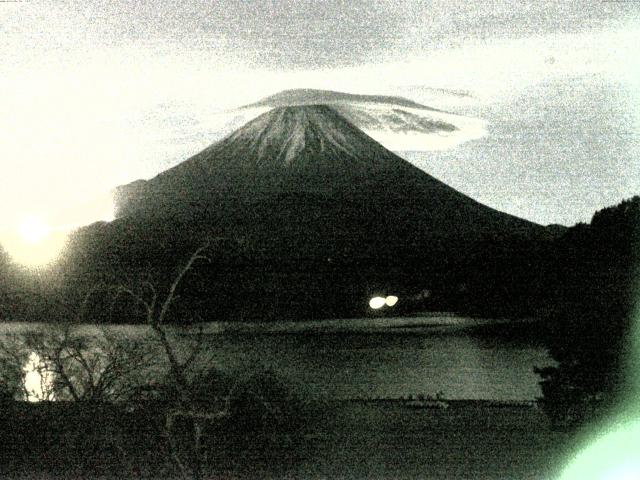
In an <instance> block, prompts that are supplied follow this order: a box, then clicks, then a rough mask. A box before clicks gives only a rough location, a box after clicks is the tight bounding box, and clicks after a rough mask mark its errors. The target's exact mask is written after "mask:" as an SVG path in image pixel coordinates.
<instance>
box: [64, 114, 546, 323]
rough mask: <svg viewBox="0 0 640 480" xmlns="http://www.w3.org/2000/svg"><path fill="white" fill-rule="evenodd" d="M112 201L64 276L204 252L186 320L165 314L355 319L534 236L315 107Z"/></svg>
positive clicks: (537, 230) (167, 270) (268, 123)
mask: <svg viewBox="0 0 640 480" xmlns="http://www.w3.org/2000/svg"><path fill="white" fill-rule="evenodd" d="M117 201H118V218H117V219H116V220H115V221H113V222H111V223H108V224H106V223H102V224H96V225H93V226H90V227H87V228H85V229H83V230H82V231H81V232H79V233H78V234H77V235H76V237H75V238H74V239H73V241H72V244H71V247H70V251H71V252H73V253H72V254H71V255H69V261H68V264H67V267H68V271H67V272H65V274H64V275H65V276H66V278H70V279H76V280H75V281H76V282H79V283H80V284H82V285H90V284H91V283H92V282H96V281H101V282H105V280H104V279H105V276H106V277H109V276H110V277H115V278H120V277H122V276H123V275H124V276H126V277H129V278H139V277H140V276H144V275H145V272H148V271H151V272H153V273H154V274H155V275H156V276H157V278H160V279H162V281H166V280H167V279H170V278H172V275H173V272H174V271H175V266H176V264H178V263H180V262H181V261H182V260H184V259H185V258H187V257H188V256H189V255H190V253H192V252H193V251H194V250H195V249H196V248H197V247H198V246H200V245H202V244H203V243H204V242H210V243H211V242H213V244H214V245H215V248H214V250H213V253H212V262H211V263H210V264H207V265H200V266H199V267H198V271H197V272H195V273H194V275H190V276H189V279H187V280H186V283H185V285H184V287H183V288H184V291H182V292H181V296H182V298H183V302H184V303H183V308H187V309H188V311H184V312H176V313H175V314H176V315H178V316H184V317H192V316H193V313H194V312H198V313H199V314H200V315H201V317H202V318H208V317H209V315H211V312H215V313H216V315H217V316H218V317H217V318H228V319H234V318H235V319H238V318H256V319H265V318H272V317H273V318H282V317H283V316H290V317H293V318H301V317H302V318H304V317H325V318H327V317H339V316H343V317H344V316H347V315H354V314H359V315H361V314H363V313H364V312H363V311H362V308H363V305H367V298H368V297H369V295H371V294H373V293H375V292H379V291H380V290H381V289H382V290H384V291H389V289H392V291H393V292H394V293H398V292H416V291H422V290H424V289H425V288H427V287H428V288H430V289H437V288H440V290H441V291H442V292H445V293H446V292H450V291H451V289H452V287H451V285H457V283H455V282H459V278H461V276H462V275H464V273H463V269H464V265H465V264H468V263H469V262H467V259H468V257H469V256H470V255H472V256H474V255H475V256H477V255H478V251H477V248H476V246H477V245H481V244H482V242H487V241H493V239H499V238H508V237H512V236H518V237H521V238H525V237H526V238H538V237H540V236H541V235H543V234H544V228H543V227H540V226H539V225H536V224H533V223H531V222H527V221H525V220H522V219H519V218H516V217H513V216H511V215H507V214H505V213H501V212H498V211H496V210H494V209H491V208H489V207H487V206H484V205H482V204H480V203H478V202H476V201H474V200H472V199H471V198H469V197H467V196H465V195H463V194H461V193H460V192H458V191H456V190H454V189H452V188H450V187H448V186H447V185H445V184H444V183H442V182H440V181H438V180H437V179H435V178H433V177H431V176H430V175H428V174H426V173H425V172H423V171H422V170H420V169H418V168H416V167H414V166H413V165H411V164H410V163H409V162H407V161H405V160H403V159H402V158H400V157H399V156H397V155H395V154H394V153H392V152H390V151H389V150H387V149H386V148H384V147H383V146H382V145H380V144H379V143H377V142H376V141H374V140H373V139H372V138H370V137H369V136H368V135H366V134H365V133H364V132H362V131H361V130H359V129H358V128H356V127H355V126H354V125H353V124H352V123H350V122H349V121H347V120H346V119H345V118H344V117H342V116H341V115H340V114H339V113H337V112H336V111H335V110H334V109H333V108H332V107H328V106H325V105H303V106H294V107H280V108H275V109H273V110H271V111H269V112H267V113H265V114H263V115H262V116H260V117H258V118H256V119H254V120H253V121H251V122H249V123H248V124H247V125H245V126H244V127H242V128H241V129H239V130H237V131H236V132H234V133H232V134H231V135H229V136H228V137H226V138H225V139H223V140H221V141H220V142H218V143H215V144H213V145H211V146H210V147H208V148H206V149H205V150H203V151H202V152H200V153H198V154H197V155H195V156H193V157H191V158H190V159H188V160H186V161H185V162H183V163H181V164H179V165H177V166H175V167H173V168H171V169H169V170H167V171H165V172H163V173H161V174H160V175H158V176H156V177H154V178H152V179H150V180H140V181H136V182H133V183H131V184H129V185H126V186H123V187H121V188H120V189H119V190H118V195H117ZM212 239H215V240H212ZM474 252H475V253H474ZM181 259H182V260H181ZM465 262H466V263H465ZM106 282H113V280H106ZM452 282H453V283H452ZM443 295H444V294H443ZM436 298H437V297H436ZM442 298H444V296H443V297H442ZM440 305H443V304H440Z"/></svg>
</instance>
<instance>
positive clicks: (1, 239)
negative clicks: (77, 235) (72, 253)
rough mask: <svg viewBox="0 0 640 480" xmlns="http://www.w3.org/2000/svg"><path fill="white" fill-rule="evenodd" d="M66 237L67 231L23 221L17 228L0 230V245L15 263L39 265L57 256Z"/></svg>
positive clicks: (45, 263)
mask: <svg viewBox="0 0 640 480" xmlns="http://www.w3.org/2000/svg"><path fill="white" fill-rule="evenodd" d="M67 237H68V232H64V231H60V230H53V229H49V228H48V227H47V226H46V224H40V223H38V222H33V223H31V222H25V223H24V225H20V227H19V228H17V229H13V230H5V231H3V232H0V245H2V247H3V248H4V249H5V250H6V251H7V253H9V255H10V256H11V258H12V259H13V261H15V262H16V263H20V264H22V265H25V266H28V267H40V266H44V265H48V264H50V263H51V262H53V261H54V260H55V259H56V258H58V256H59V254H60V252H61V251H62V249H63V248H64V245H65V244H66V241H67Z"/></svg>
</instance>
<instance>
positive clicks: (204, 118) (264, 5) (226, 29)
mask: <svg viewBox="0 0 640 480" xmlns="http://www.w3.org/2000/svg"><path fill="white" fill-rule="evenodd" d="M526 3H527V5H524V4H525V2H511V1H506V0H505V1H493V2H491V1H487V0H483V1H477V2H474V1H469V0H460V1H459V2H456V1H452V0H436V1H431V2H413V1H408V2H402V1H393V2H391V1H389V2H371V1H350V2H342V1H337V0H336V1H325V2H315V1H305V0H296V1H275V0H272V1H263V2H245V1H243V0H237V1H232V0H224V1H216V2H211V1H194V0H189V1H177V0H176V1H165V2H160V1H148V2H122V1H104V2H99V1H96V0H86V1H83V2H73V3H72V2H37V1H25V2H0V37H1V38H2V41H1V42H0V72H1V75H0V158H1V159H2V163H1V175H0V220H1V222H2V224H1V226H0V230H2V229H4V230H10V231H18V229H19V226H20V225H21V224H23V223H24V219H25V218H40V219H43V220H44V221H45V222H46V223H47V224H49V225H50V226H51V227H52V228H53V229H54V230H55V229H65V228H68V227H69V226H74V225H78V224H82V223H87V222H90V221H92V220H97V219H103V218H106V219H108V218H109V217H110V215H111V213H112V212H111V211H110V210H111V207H110V199H109V197H108V195H107V192H108V191H109V190H110V189H111V188H113V187H114V186H116V185H119V184H123V183H126V182H129V181H132V180H134V179H137V178H141V177H150V176H152V175H155V174H156V173H159V172H160V171H162V170H164V169H166V168H167V167H169V166H171V165H174V164H176V163H179V162H180V161H181V160H184V159H185V158H186V157H187V156H189V155H191V154H194V153H196V152H197V151H198V150H199V149H201V148H203V147H205V146H207V145H208V144H210V143H212V142H213V141H214V140H216V139H218V138H219V137H220V135H221V132H222V130H221V129H223V127H224V126H225V124H226V122H227V121H228V116H225V115H220V114H219V113H220V112H222V111H224V110H225V109H228V108H232V107H234V106H238V105H242V104H245V103H249V102H252V101H255V100H258V99H260V98H262V97H264V96H266V95H269V94H272V93H276V92H278V91H280V90H283V89H287V88H326V89H332V90H338V91H346V92H352V93H364V94H397V95H402V96H406V97H408V98H411V99H412V100H415V101H418V102H421V103H425V104H429V105H432V106H434V107H439V108H446V109H450V110H452V111H454V112H459V113H469V114H473V115H474V116H477V117H479V118H484V119H486V120H487V121H488V122H489V135H488V136H487V138H486V139H484V140H479V141H474V142H470V144H469V145H470V146H466V147H461V148H460V147H456V148H455V149H453V150H451V151H448V152H444V153H442V152H438V153H433V154H432V153H431V152H413V153H409V154H407V155H405V156H406V157H407V158H410V159H411V160H412V161H415V162H416V163H418V164H419V165H421V166H423V168H425V169H426V170H427V171H429V172H430V173H432V174H434V175H435V176H436V177H438V178H440V179H442V180H444V181H445V182H447V183H449V184H451V185H452V186H454V187H455V188H458V189H459V190H461V191H463V192H464V193H467V194H469V195H471V196H472V197H474V198H477V199H478V200H480V201H482V202H484V203H486V204H488V205H490V206H492V207H496V208H499V209H501V210H505V211H508V212H509V213H513V214H516V215H520V216H523V217H525V218H529V219H532V220H535V221H538V222H540V223H556V222H557V223H565V224H571V223H574V222H576V221H579V220H588V219H589V217H590V215H591V213H593V211H594V210H595V209H597V208H601V207H603V206H605V205H609V204H612V203H615V202H618V201H619V200H621V199H622V198H625V197H628V196H630V195H632V194H634V193H640V192H638V188H637V178H640V167H639V163H638V162H639V160H638V158H639V157H638V154H639V153H640V146H639V145H640V144H639V139H638V131H639V130H640V111H639V110H638V109H639V108H640V107H639V106H640V60H639V58H638V55H637V49H638V46H640V19H639V17H640V2H606V1H600V0H593V1H571V2H570V1H566V2H565V1H541V0H538V1H536V2H526ZM513 4H516V5H518V7H517V8H514V7H513ZM434 89H436V90H434ZM437 89H446V90H452V91H456V92H465V93H468V94H470V96H459V95H452V94H443V93H442V92H439V91H438V90H437ZM471 144H473V145H471Z"/></svg>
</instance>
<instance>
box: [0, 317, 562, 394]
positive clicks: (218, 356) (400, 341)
mask: <svg viewBox="0 0 640 480" xmlns="http://www.w3.org/2000/svg"><path fill="white" fill-rule="evenodd" d="M508 325H509V322H508V321H505V320H495V319H472V318H466V317H459V316H455V315H451V314H436V315H429V316H422V317H404V318H368V319H345V320H328V321H301V322H275V323H269V324H238V323H224V322H214V323H208V324H206V326H205V334H206V336H205V342H206V352H205V353H206V357H207V362H209V363H212V364H214V365H215V366H217V367H218V368H220V369H222V370H227V371H242V370H245V371H246V370H252V369H256V368H270V369H272V370H274V371H276V372H277V373H278V374H279V375H280V376H282V377H284V378H286V379H287V380H289V381H290V382H292V383H294V384H296V383H297V384H300V385H304V386H305V388H306V389H310V391H311V392H312V393H314V394H318V395H328V396H331V397H334V398H358V397H366V398H377V397H387V398H388V397H403V396H408V395H416V394H425V395H435V394H436V393H438V392H442V394H443V396H444V397H446V398H451V399H494V400H533V399H535V398H536V397H538V396H540V394H541V392H540V388H539V385H538V381H539V377H538V376H537V375H536V374H535V373H534V372H533V368H534V367H536V366H537V367H542V366H547V365H552V364H553V361H552V359H551V358H550V357H549V355H548V353H547V352H546V350H545V349H544V348H543V347H542V346H541V345H540V344H539V343H537V342H535V341H532V339H527V338H524V339H523V338H518V339H513V338H511V337H503V336H502V335H500V334H499V332H500V331H501V329H502V328H503V326H504V328H505V329H507V328H509V327H508ZM520 325H522V328H523V329H524V328H526V327H527V326H528V323H527V322H520V323H518V324H517V326H516V327H515V328H516V329H517V328H519V327H520ZM31 328H33V325H29V324H16V323H5V324H3V325H2V326H1V327H0V333H2V332H4V333H8V332H16V331H20V330H23V329H31ZM111 328H113V329H115V330H118V331H121V332H124V333H126V334H127V335H128V336H146V335H148V334H149V328H148V327H146V326H115V327H111ZM510 328H511V329H514V327H513V324H512V326H511V327H510ZM80 329H81V330H82V331H84V332H85V333H87V334H90V333H92V332H93V333H95V332H96V331H97V327H94V326H89V325H86V326H81V327H80ZM488 329H491V330H490V331H491V333H488ZM496 332H498V334H496ZM172 333H173V334H174V339H175V340H176V342H178V344H180V345H182V346H183V348H181V350H184V351H186V350H187V346H188V345H189V342H190V341H192V340H193V336H194V330H193V329H187V328H175V329H172ZM158 356H159V358H161V357H162V356H163V355H162V354H161V352H159V354H158Z"/></svg>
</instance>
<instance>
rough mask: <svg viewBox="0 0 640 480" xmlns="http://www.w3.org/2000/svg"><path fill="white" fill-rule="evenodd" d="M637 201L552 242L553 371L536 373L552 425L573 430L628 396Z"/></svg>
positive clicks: (596, 217) (635, 301)
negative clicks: (554, 244)
mask: <svg viewBox="0 0 640 480" xmlns="http://www.w3.org/2000/svg"><path fill="white" fill-rule="evenodd" d="M639 229H640V197H634V198H632V199H630V200H627V201H624V202H622V203H621V204H620V205H618V206H616V207H611V208H607V209H604V210H601V211H599V212H597V213H596V214H595V215H594V217H593V220H592V222H591V224H590V225H584V224H580V225H576V226H575V227H573V228H571V229H570V230H569V231H567V232H566V234H565V235H564V236H563V237H562V238H561V239H560V240H559V243H558V250H557V258H556V262H555V269H556V271H555V272H553V273H554V275H553V281H550V282H549V284H548V288H551V289H554V290H555V296H554V297H553V304H554V305H553V308H554V313H553V314H552V315H551V316H550V318H549V320H548V332H547V334H548V335H547V345H548V349H549V352H550V354H551V356H552V357H553V358H554V359H555V360H556V361H557V362H558V365H557V366H556V367H549V368H543V369H536V371H537V373H539V374H540V376H541V378H542V381H541V387H542V392H543V398H542V399H541V404H542V406H543V408H544V409H545V411H546V412H547V413H548V414H549V416H550V417H551V419H552V420H553V422H554V423H555V424H556V425H564V426H572V425H579V424H582V423H584V422H589V421H591V420H594V419H596V418H597V417H598V416H599V415H601V414H603V413H606V412H608V411H610V410H611V409H612V408H615V407H616V406H617V405H619V402H620V401H621V400H623V399H624V398H625V396H626V395H628V394H629V388H630V384H629V382H628V377H629V375H628V373H629V372H628V367H629V360H630V358H631V357H630V355H631V353H632V351H631V349H632V340H633V339H632V337H631V327H632V325H633V321H634V318H633V315H634V313H635V311H636V308H637V304H638V298H637V293H638V292H637V291H636V290H635V287H636V286H637V285H636V283H637V280H636V279H637V278H638V272H639V268H638V252H639V250H638V249H639V248H640V242H639Z"/></svg>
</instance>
